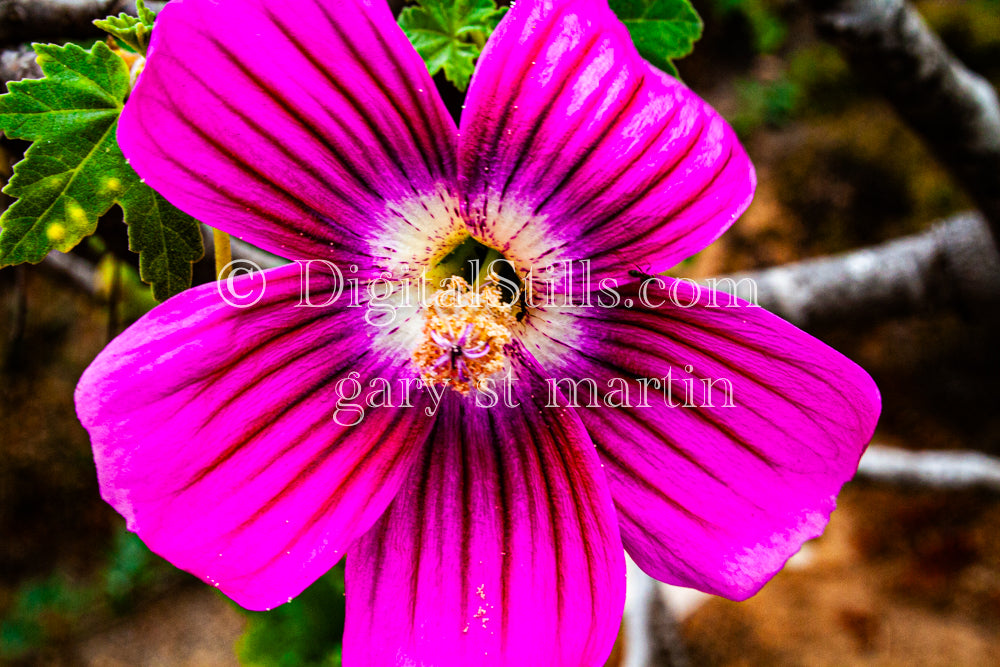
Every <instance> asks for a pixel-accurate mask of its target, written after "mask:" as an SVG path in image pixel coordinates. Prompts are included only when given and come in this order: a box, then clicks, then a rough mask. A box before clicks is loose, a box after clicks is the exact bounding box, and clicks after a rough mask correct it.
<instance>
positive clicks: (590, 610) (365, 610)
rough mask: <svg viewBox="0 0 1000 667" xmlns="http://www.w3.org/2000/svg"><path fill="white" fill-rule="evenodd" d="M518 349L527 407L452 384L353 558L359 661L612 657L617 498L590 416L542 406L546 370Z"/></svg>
mask: <svg viewBox="0 0 1000 667" xmlns="http://www.w3.org/2000/svg"><path fill="white" fill-rule="evenodd" d="M517 354H518V360H517V361H515V367H516V368H517V369H518V373H517V375H515V377H514V381H513V382H512V383H511V385H510V387H511V393H510V396H511V398H512V399H513V401H512V402H511V405H513V404H515V403H517V404H519V407H509V406H508V405H507V403H506V402H505V401H501V402H500V403H499V405H497V406H496V407H492V408H484V407H476V406H475V405H474V403H473V399H472V398H471V397H468V398H462V397H461V396H459V395H458V394H457V393H456V392H449V393H448V396H446V398H445V402H444V403H443V404H442V406H441V409H440V413H439V416H438V420H437V422H436V424H435V429H434V432H433V433H432V434H431V437H430V438H429V439H428V441H427V443H426V445H425V446H424V449H423V451H422V452H421V454H420V460H419V461H418V463H417V464H416V465H415V466H414V468H413V474H412V475H411V477H410V479H409V480H408V482H407V484H406V485H405V486H404V487H403V488H402V489H401V490H400V493H399V495H398V496H397V498H396V500H394V501H393V503H392V505H390V507H389V509H388V511H387V512H386V514H385V516H383V517H382V519H381V520H379V522H378V523H377V524H375V526H374V527H373V528H372V529H371V530H370V531H369V532H368V533H367V534H366V535H365V536H364V537H363V538H362V539H361V540H360V541H359V542H358V544H357V545H356V546H355V547H354V548H353V549H352V550H351V551H350V553H349V554H348V557H347V624H346V628H345V632H344V635H345V636H344V663H345V664H350V665H354V666H356V667H360V666H364V665H372V666H374V665H379V666H381V665H424V664H433V665H438V666H440V667H445V666H446V665H454V666H456V667H458V666H466V665H483V666H486V665H496V666H499V665H511V666H513V665H518V666H520V665H547V666H551V667H558V666H563V667H581V666H596V665H603V664H604V661H605V659H606V658H607V656H608V654H609V652H610V651H611V646H612V644H613V643H614V640H615V636H616V634H617V631H618V626H619V623H620V621H621V613H622V606H623V604H624V583H625V579H624V574H625V570H624V559H623V555H622V548H621V541H620V537H619V534H618V527H617V525H616V519H615V514H614V508H613V506H612V504H611V496H610V494H609V493H608V488H607V482H606V481H605V478H604V473H603V471H602V470H601V468H600V463H599V461H598V458H597V455H596V453H595V452H594V449H593V444H592V443H591V442H590V440H589V438H588V437H587V434H586V432H585V431H584V430H583V427H582V425H581V424H580V422H579V420H578V419H577V418H576V417H575V416H574V414H573V412H572V411H561V410H550V409H547V408H545V407H542V406H543V405H544V403H543V401H544V400H545V391H546V390H545V385H544V383H543V381H542V379H541V376H540V371H539V370H538V369H537V368H534V367H533V362H532V361H531V360H530V359H528V358H526V357H525V356H524V355H523V353H517ZM497 393H498V395H500V396H502V392H501V390H500V389H499V388H497ZM481 400H482V401H484V402H487V401H488V399H486V398H483V399H481Z"/></svg>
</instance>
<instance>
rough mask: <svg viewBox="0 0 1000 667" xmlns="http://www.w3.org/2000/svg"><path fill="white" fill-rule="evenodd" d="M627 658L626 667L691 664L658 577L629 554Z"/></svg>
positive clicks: (676, 666)
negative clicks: (646, 570)
mask: <svg viewBox="0 0 1000 667" xmlns="http://www.w3.org/2000/svg"><path fill="white" fill-rule="evenodd" d="M625 562H626V572H627V575H628V592H627V595H626V597H625V621H624V622H625V659H624V661H623V662H622V665H623V667H687V666H688V665H689V664H690V661H689V660H688V657H687V650H686V649H685V646H684V642H683V639H682V638H681V635H680V631H679V630H678V628H677V619H676V617H675V615H674V612H673V610H672V609H671V607H670V605H669V604H668V603H667V601H666V600H664V597H663V593H662V591H661V585H660V583H659V582H658V581H656V580H655V579H653V578H652V577H650V576H649V575H648V574H646V573H645V572H643V571H642V570H640V569H639V566H638V565H636V564H635V563H634V562H633V561H632V559H631V558H628V557H626V561H625Z"/></svg>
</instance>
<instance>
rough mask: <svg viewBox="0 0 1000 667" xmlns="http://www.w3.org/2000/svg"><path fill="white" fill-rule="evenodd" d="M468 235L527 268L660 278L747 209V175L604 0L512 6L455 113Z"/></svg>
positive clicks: (536, 0)
mask: <svg viewBox="0 0 1000 667" xmlns="http://www.w3.org/2000/svg"><path fill="white" fill-rule="evenodd" d="M458 155H459V157H458V164H459V167H458V170H459V171H458V173H459V179H460V182H461V185H462V189H463V191H462V196H463V198H464V200H463V201H464V205H465V211H466V215H467V216H468V218H469V225H470V229H471V231H472V233H473V235H474V236H476V237H477V238H479V239H481V240H483V241H484V242H485V243H487V244H488V245H491V246H493V247H496V248H497V249H499V250H500V251H501V252H504V253H505V254H507V256H508V257H509V258H510V259H512V260H513V261H515V262H516V263H517V264H519V265H520V267H521V268H522V270H527V269H528V268H531V267H534V268H536V269H540V268H541V267H543V266H545V265H547V264H549V263H552V262H556V261H565V260H568V259H573V260H584V259H589V260H591V262H592V263H593V270H594V272H595V280H596V279H599V278H600V277H603V276H604V275H623V274H624V273H625V271H626V270H627V268H628V267H629V266H630V263H631V262H635V263H639V264H641V265H642V266H644V267H650V270H652V271H660V270H663V269H667V268H669V267H670V266H672V265H674V264H676V263H677V262H679V261H680V260H682V259H685V258H687V257H688V256H690V255H692V254H694V253H695V252H697V251H699V250H701V249H702V248H704V247H705V246H707V245H708V244H709V243H711V242H712V241H713V240H715V239H716V238H717V237H718V236H719V235H720V234H722V232H723V231H725V229H726V228H728V227H729V225H731V224H732V223H733V222H734V221H735V220H736V219H737V218H738V217H739V216H740V214H741V213H742V212H743V211H744V210H745V209H746V207H747V206H748V205H749V203H750V199H751V197H752V195H753V191H754V187H755V185H756V178H755V175H754V171H753V167H752V165H751V164H750V161H749V159H748V158H747V156H746V153H745V152H744V151H743V148H742V147H741V146H740V144H739V142H738V140H737V138H736V135H735V134H734V132H733V131H732V129H731V128H730V127H729V126H728V125H727V124H726V123H725V121H723V120H722V118H721V117H719V115H718V114H717V113H716V112H715V111H714V110H713V109H712V108H711V107H709V106H708V105H707V104H706V103H705V102H704V101H702V100H701V99H699V98H698V97H697V96H696V95H695V94H694V93H692V92H691V91H690V90H688V89H687V88H686V87H685V86H684V85H683V84H681V83H680V82H678V81H677V80H676V79H674V78H672V77H670V76H668V75H666V74H664V73H662V72H660V71H659V70H656V69H655V68H653V67H651V66H650V65H649V64H648V63H646V62H645V61H644V60H642V58H640V57H639V54H638V53H637V51H636V49H635V46H634V45H633V43H632V40H631V37H630V36H629V33H628V31H627V30H626V28H625V27H624V26H623V25H622V23H621V22H620V21H618V19H617V18H616V17H615V15H614V14H613V13H612V12H611V10H610V9H608V4H607V2H606V0H519V1H518V2H517V3H516V4H515V6H514V7H513V9H512V10H511V11H510V13H509V14H508V15H507V16H506V17H505V18H504V20H503V22H502V23H501V24H500V26H499V27H498V29H497V31H496V32H495V33H494V34H493V36H492V37H491V38H490V40H489V42H488V44H487V46H486V49H485V50H484V52H483V55H482V57H481V59H480V61H479V65H478V67H477V69H476V73H475V75H474V76H473V79H472V83H471V86H470V88H469V95H468V99H467V101H466V108H465V111H464V112H463V114H462V124H461V136H460V140H459V149H458Z"/></svg>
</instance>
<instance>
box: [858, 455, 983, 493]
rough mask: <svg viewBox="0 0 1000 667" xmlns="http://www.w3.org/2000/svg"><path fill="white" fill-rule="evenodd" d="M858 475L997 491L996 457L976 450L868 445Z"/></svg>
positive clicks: (898, 481)
mask: <svg viewBox="0 0 1000 667" xmlns="http://www.w3.org/2000/svg"><path fill="white" fill-rule="evenodd" d="M858 476H859V477H861V478H865V479H871V480H878V481H887V482H895V483H909V484H919V485H921V486H928V487H933V488H938V489H967V488H973V487H983V488H988V489H992V490H994V491H1000V459H997V458H996V457H993V456H987V455H986V454H981V453H979V452H967V451H955V452H947V451H946V452H941V451H928V452H911V451H907V450H905V449H897V448H895V447H886V446H883V445H872V446H870V447H869V448H868V451H866V452H865V455H864V456H862V457H861V464H860V465H859V466H858Z"/></svg>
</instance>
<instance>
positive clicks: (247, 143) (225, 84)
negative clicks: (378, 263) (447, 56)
mask: <svg viewBox="0 0 1000 667" xmlns="http://www.w3.org/2000/svg"><path fill="white" fill-rule="evenodd" d="M455 132H456V129H455V124H454V121H453V120H452V119H451V117H450V116H449V115H448V113H447V111H446V110H445V108H444V105H443V104H442V102H441V100H440V98H439V97H438V95H437V93H436V91H435V89H434V86H433V83H432V82H431V78H430V76H429V75H428V73H427V69H426V67H425V66H424V64H423V62H422V61H421V59H420V57H419V56H418V55H417V54H416V52H415V51H414V50H413V48H412V47H411V46H410V44H409V42H408V41H407V39H406V36H405V35H404V34H403V32H402V31H401V30H400V29H399V27H398V26H397V25H396V23H395V21H394V20H393V17H392V15H391V14H390V12H389V9H388V6H387V5H386V4H385V2H380V1H378V0H374V1H373V2H370V3H369V2H364V1H363V0H345V1H344V2H338V3H333V4H331V3H328V2H322V1H321V0H301V1H299V2H267V1H264V0H251V1H240V2H236V1H226V0H222V1H219V2H216V1H214V0H184V2H178V3H171V4H170V5H168V6H167V7H166V8H165V9H164V10H163V12H162V13H161V14H160V16H159V17H158V19H157V22H156V30H155V31H154V33H153V42H152V46H151V48H150V56H149V60H148V62H147V64H146V67H145V70H144V71H143V73H142V75H141V76H140V77H139V84H138V86H137V87H136V89H135V90H134V91H133V93H132V95H131V97H130V98H129V100H128V103H127V104H126V105H125V111H124V113H123V114H122V118H121V124H120V127H119V131H118V140H119V142H120V144H121V146H122V150H123V151H124V152H125V155H126V156H127V157H128V158H129V159H130V161H131V164H132V166H133V167H134V168H135V169H136V171H138V172H139V174H140V175H141V176H143V177H144V178H145V179H146V180H147V182H148V183H149V184H150V185H151V186H153V188H154V189H156V190H157V191H159V192H160V193H162V194H163V195H164V196H165V197H166V198H167V199H168V200H169V201H170V202H171V203H173V204H175V205H176V206H178V207H179V208H181V209H183V210H184V211H186V212H187V213H190V214H191V215H193V216H195V217H196V218H198V219H200V220H202V221H204V222H206V223H208V224H209V225H211V226H213V227H217V228H219V229H222V230H224V231H227V232H230V233H233V234H236V235H237V236H239V237H241V238H245V239H246V240H248V241H250V242H252V243H255V244H257V245H259V246H260V247H262V248H266V249H268V250H270V251H272V252H275V253H277V254H279V255H282V256H284V257H291V258H303V259H305V258H315V257H323V258H327V257H330V256H331V254H333V255H334V256H336V253H337V252H338V251H340V250H343V251H345V252H349V253H362V255H363V254H364V253H367V252H369V243H370V241H371V240H372V238H373V235H374V233H375V231H376V230H375V229H374V226H375V222H373V215H374V214H378V213H380V212H383V211H385V210H386V207H387V202H388V203H391V202H399V201H403V200H407V199H410V198H412V197H414V196H415V195H418V194H420V195H425V196H426V195H427V194H428V193H434V192H435V191H436V188H437V187H438V184H439V183H445V184H446V185H447V186H450V184H451V183H452V181H453V178H454V177H453V173H454V168H455V167H454V162H455V156H454V153H455V147H454V144H455ZM375 252H378V250H377V249H376V250H375Z"/></svg>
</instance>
